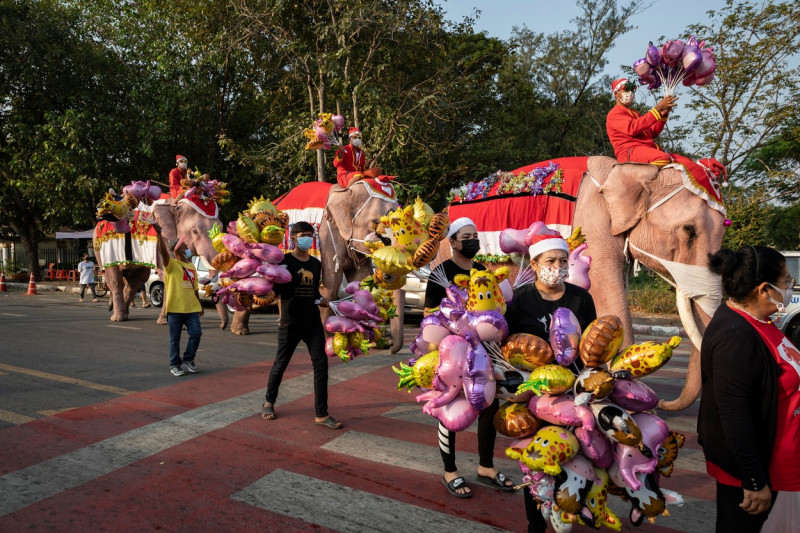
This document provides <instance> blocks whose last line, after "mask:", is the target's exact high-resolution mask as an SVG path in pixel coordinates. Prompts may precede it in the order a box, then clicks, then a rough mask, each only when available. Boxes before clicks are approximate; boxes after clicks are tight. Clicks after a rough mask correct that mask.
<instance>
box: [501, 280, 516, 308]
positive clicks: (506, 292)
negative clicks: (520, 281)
mask: <svg viewBox="0 0 800 533" xmlns="http://www.w3.org/2000/svg"><path fill="white" fill-rule="evenodd" d="M500 292H502V293H503V298H504V299H505V301H506V304H510V303H511V301H512V300H513V299H514V287H513V286H512V285H511V282H510V281H509V280H508V278H506V279H504V280H503V281H502V282H500Z"/></svg>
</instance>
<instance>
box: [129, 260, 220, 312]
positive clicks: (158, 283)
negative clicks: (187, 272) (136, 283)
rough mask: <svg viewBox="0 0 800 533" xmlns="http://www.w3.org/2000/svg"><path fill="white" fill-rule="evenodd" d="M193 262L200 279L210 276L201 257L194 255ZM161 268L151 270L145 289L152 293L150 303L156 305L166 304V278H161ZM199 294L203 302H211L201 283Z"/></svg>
mask: <svg viewBox="0 0 800 533" xmlns="http://www.w3.org/2000/svg"><path fill="white" fill-rule="evenodd" d="M192 264H193V265H194V267H195V268H196V269H197V279H198V280H200V279H203V278H207V277H208V269H207V268H206V266H205V264H203V262H202V261H201V260H200V257H198V256H194V257H192ZM159 270H160V269H155V268H154V269H153V270H152V271H151V272H150V278H149V279H148V280H147V281H146V282H145V284H144V290H145V291H146V292H147V294H149V295H150V303H151V304H153V305H154V306H155V307H161V306H162V305H164V280H162V279H161V276H160V274H159ZM197 294H198V295H199V296H200V301H201V302H203V303H205V302H211V297H209V296H206V291H205V290H204V289H203V286H202V284H200V288H199V289H198V291H197Z"/></svg>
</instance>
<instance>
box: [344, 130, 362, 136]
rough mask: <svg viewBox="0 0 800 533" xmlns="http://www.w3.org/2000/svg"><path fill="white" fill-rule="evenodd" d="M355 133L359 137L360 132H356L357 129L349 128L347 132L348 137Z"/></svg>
mask: <svg viewBox="0 0 800 533" xmlns="http://www.w3.org/2000/svg"><path fill="white" fill-rule="evenodd" d="M356 133H357V134H359V135H361V132H360V131H358V128H350V131H349V132H347V134H348V135H355V134H356Z"/></svg>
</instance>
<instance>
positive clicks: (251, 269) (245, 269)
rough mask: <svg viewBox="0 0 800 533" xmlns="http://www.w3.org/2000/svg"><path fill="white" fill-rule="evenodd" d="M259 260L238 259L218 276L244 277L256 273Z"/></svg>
mask: <svg viewBox="0 0 800 533" xmlns="http://www.w3.org/2000/svg"><path fill="white" fill-rule="evenodd" d="M259 266H261V261H259V260H258V259H240V260H239V261H237V262H236V264H234V265H233V266H232V267H231V268H230V269H228V271H226V272H223V273H222V274H220V275H219V277H220V278H236V279H241V278H246V277H248V276H252V275H253V274H255V273H256V270H257V269H258V267H259Z"/></svg>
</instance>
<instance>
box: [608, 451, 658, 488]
mask: <svg viewBox="0 0 800 533" xmlns="http://www.w3.org/2000/svg"><path fill="white" fill-rule="evenodd" d="M614 462H615V463H616V465H617V466H618V467H619V475H620V476H621V477H622V479H624V480H625V485H626V486H628V487H630V488H631V489H633V490H639V487H641V482H640V480H639V478H638V477H637V476H638V475H639V474H642V473H643V474H651V473H653V471H655V469H656V466H658V459H656V458H655V457H646V456H645V455H644V454H643V453H642V451H641V450H640V449H639V448H637V447H636V446H627V445H625V444H616V445H614Z"/></svg>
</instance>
